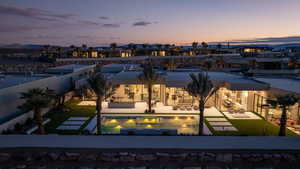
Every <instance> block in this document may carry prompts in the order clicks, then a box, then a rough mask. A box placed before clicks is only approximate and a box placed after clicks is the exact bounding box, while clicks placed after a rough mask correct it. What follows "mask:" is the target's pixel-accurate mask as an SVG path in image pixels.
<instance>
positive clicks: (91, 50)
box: [87, 47, 94, 57]
mask: <svg viewBox="0 0 300 169" xmlns="http://www.w3.org/2000/svg"><path fill="white" fill-rule="evenodd" d="M87 51H88V57H93V56H92V53H93V51H94V48H93V47H89V48H88V49H87Z"/></svg>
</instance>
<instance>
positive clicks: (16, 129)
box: [14, 123, 22, 131]
mask: <svg viewBox="0 0 300 169" xmlns="http://www.w3.org/2000/svg"><path fill="white" fill-rule="evenodd" d="M14 130H15V131H21V130H22V125H21V124H20V123H16V124H15V128H14Z"/></svg>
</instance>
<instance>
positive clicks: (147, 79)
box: [138, 63, 160, 113]
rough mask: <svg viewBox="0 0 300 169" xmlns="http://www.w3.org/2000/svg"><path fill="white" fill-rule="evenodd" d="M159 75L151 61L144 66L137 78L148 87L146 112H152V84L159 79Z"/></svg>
mask: <svg viewBox="0 0 300 169" xmlns="http://www.w3.org/2000/svg"><path fill="white" fill-rule="evenodd" d="M159 78H160V76H159V74H157V73H156V72H155V70H154V68H153V66H152V64H151V63H149V64H146V65H145V66H144V69H143V72H142V73H141V74H140V75H139V77H138V79H139V80H140V81H141V82H143V83H144V84H146V86H147V88H148V110H146V111H147V112H150V113H151V112H152V104H151V100H152V86H153V85H154V84H155V83H156V82H157V81H158V80H159Z"/></svg>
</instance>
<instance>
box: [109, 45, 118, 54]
mask: <svg viewBox="0 0 300 169" xmlns="http://www.w3.org/2000/svg"><path fill="white" fill-rule="evenodd" d="M110 49H111V54H110V55H111V57H116V49H117V44H116V43H111V44H110Z"/></svg>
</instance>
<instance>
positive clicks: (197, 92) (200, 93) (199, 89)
mask: <svg viewBox="0 0 300 169" xmlns="http://www.w3.org/2000/svg"><path fill="white" fill-rule="evenodd" d="M190 77H191V79H192V81H191V82H190V83H189V84H188V85H187V87H186V88H185V90H186V91H187V92H188V93H189V94H190V95H191V96H193V97H195V98H197V99H199V111H200V113H199V135H203V123H204V109H205V103H206V102H207V101H208V99H209V98H210V96H212V95H213V94H214V93H215V92H216V91H217V90H218V87H217V86H214V85H213V83H212V81H211V80H210V79H209V77H208V75H207V73H204V72H201V73H198V75H195V74H193V73H192V74H190Z"/></svg>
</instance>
